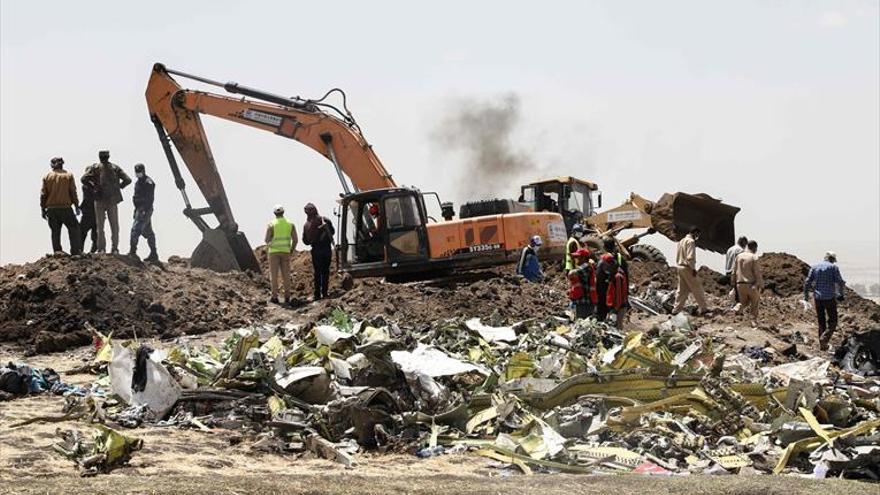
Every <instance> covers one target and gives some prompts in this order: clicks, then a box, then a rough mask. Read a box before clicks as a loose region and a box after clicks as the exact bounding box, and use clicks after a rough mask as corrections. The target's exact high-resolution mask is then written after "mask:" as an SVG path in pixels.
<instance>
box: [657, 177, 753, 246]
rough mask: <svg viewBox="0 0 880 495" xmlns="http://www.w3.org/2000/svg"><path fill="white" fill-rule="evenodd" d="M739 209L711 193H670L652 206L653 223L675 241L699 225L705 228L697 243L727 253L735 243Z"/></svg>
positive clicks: (658, 230) (701, 229)
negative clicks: (735, 220) (710, 194)
mask: <svg viewBox="0 0 880 495" xmlns="http://www.w3.org/2000/svg"><path fill="white" fill-rule="evenodd" d="M739 210H740V209H739V208H737V207H735V206H730V205H727V204H724V203H722V202H721V200H719V199H715V198H713V197H711V196H709V195H708V194H702V193H700V194H687V193H682V192H679V193H675V194H668V193H667V194H664V195H663V196H662V197H661V198H660V200H659V201H657V202H656V203H654V205H653V207H652V208H651V224H652V225H653V227H654V229H655V230H656V231H657V232H660V233H661V234H663V235H665V236H666V237H668V238H670V239H672V240H674V241H678V240H680V239H681V238H683V237H684V236H685V235H687V233H688V232H689V231H690V230H691V229H692V228H693V227H697V228H699V229H700V232H701V234H700V238H699V239H698V240H697V247H700V248H703V249H707V250H709V251H715V252H716V253H724V252H726V251H727V249H728V248H729V247H730V246H732V245H733V243H734V240H735V236H736V233H735V231H734V227H733V219H734V217H736V214H737V213H739Z"/></svg>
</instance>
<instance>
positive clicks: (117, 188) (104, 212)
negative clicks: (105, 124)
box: [82, 150, 131, 254]
mask: <svg viewBox="0 0 880 495" xmlns="http://www.w3.org/2000/svg"><path fill="white" fill-rule="evenodd" d="M98 160H99V163H95V164H93V165H91V166H90V167H89V168H88V169H86V173H85V175H83V177H82V183H83V184H88V185H89V186H90V187H91V188H92V190H93V191H94V192H95V227H96V230H97V232H98V234H97V235H98V252H101V253H106V252H107V239H106V237H105V235H104V221H105V220H109V221H110V243H111V250H110V252H111V253H113V254H118V253H119V211H118V205H119V203H121V202H122V189H124V188H125V186H127V185H129V184H131V178H130V177H129V176H128V175H127V174H126V173H125V171H124V170H122V168H120V167H119V166H118V165H116V164H115V163H111V162H110V152H109V151H107V150H102V151H99V152H98Z"/></svg>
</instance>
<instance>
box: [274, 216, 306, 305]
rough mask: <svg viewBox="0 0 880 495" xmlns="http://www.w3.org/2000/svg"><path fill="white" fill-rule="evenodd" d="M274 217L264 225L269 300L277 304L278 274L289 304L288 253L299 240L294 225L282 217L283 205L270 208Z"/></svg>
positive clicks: (285, 300)
mask: <svg viewBox="0 0 880 495" xmlns="http://www.w3.org/2000/svg"><path fill="white" fill-rule="evenodd" d="M272 211H273V213H275V219H274V220H272V221H271V222H269V226H268V227H266V247H268V251H269V283H270V284H271V286H272V298H271V299H269V302H272V303H275V304H278V275H281V279H282V283H283V284H284V302H285V304H287V305H290V304H291V303H292V301H291V300H290V286H291V283H290V253H292V252H293V249H294V248H295V247H296V244H297V243H298V242H299V240H298V239H297V238H296V227H294V226H293V224H292V223H290V222H289V221H287V219H286V218H284V207H283V206H281V205H276V206H275V209H274V210H272Z"/></svg>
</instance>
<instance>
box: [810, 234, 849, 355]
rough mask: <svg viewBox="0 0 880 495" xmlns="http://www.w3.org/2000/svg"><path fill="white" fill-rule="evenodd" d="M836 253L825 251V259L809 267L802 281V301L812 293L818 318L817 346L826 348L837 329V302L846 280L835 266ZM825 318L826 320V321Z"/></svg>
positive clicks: (841, 294)
mask: <svg viewBox="0 0 880 495" xmlns="http://www.w3.org/2000/svg"><path fill="white" fill-rule="evenodd" d="M836 263H837V255H836V254H834V252H833V251H828V252H827V253H825V260H824V261H821V262H819V263H816V264H815V265H813V266H812V267H811V268H810V273H808V274H807V279H806V280H805V281H804V301H809V297H810V292H812V293H813V294H812V295H813V300H814V304H815V306H816V317H817V319H818V320H819V348H820V349H822V350H823V351H825V350H828V342H829V341H831V335H833V334H834V331H835V330H837V302H838V301H843V290H844V288H845V287H846V282H845V281H844V280H843V277H842V276H841V275H840V269H839V268H837V265H836ZM826 320H827V321H826Z"/></svg>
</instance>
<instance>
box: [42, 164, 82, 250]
mask: <svg viewBox="0 0 880 495" xmlns="http://www.w3.org/2000/svg"><path fill="white" fill-rule="evenodd" d="M50 164H51V165H50V166H51V167H52V171H51V172H49V173H48V174H46V176H45V177H43V189H42V191H40V209H41V211H42V214H43V218H45V219H46V220H48V221H49V228H50V229H51V230H52V250H53V251H55V252H56V253H60V252H62V249H61V226H62V225H63V226H65V227H67V236H68V237H69V238H70V254H79V253H81V252H82V249H81V247H82V246H81V243H80V239H79V222H77V221H76V215H79V214H80V211H79V204H78V203H79V200H78V199H77V197H76V180H75V179H74V178H73V174H71V173H70V172H68V171H66V170H64V159H62V158H61V157H56V158H53V159H52V160H50ZM71 206H73V207H74V208H75V209H76V214H74V212H73V210H71V209H70V207H71Z"/></svg>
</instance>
